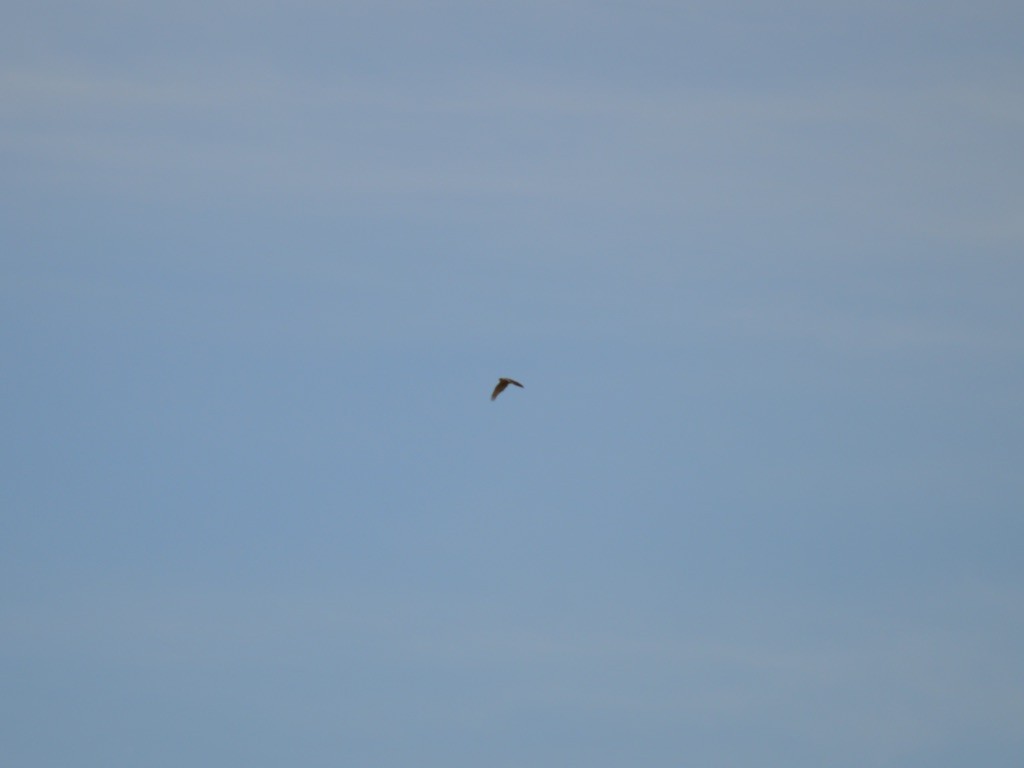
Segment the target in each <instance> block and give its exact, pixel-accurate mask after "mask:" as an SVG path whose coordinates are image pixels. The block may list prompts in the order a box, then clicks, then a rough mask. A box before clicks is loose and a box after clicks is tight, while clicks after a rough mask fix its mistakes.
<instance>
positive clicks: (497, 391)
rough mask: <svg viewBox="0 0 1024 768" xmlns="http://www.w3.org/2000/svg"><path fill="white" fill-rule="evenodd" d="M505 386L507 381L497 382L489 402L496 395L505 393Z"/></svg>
mask: <svg viewBox="0 0 1024 768" xmlns="http://www.w3.org/2000/svg"><path fill="white" fill-rule="evenodd" d="M507 386H508V381H506V380H505V379H501V380H499V381H498V385H497V386H496V387H495V388H494V391H493V392H491V400H493V399H494V398H496V397H497V396H498V395H500V394H501V393H502V392H504V391H505V387H507Z"/></svg>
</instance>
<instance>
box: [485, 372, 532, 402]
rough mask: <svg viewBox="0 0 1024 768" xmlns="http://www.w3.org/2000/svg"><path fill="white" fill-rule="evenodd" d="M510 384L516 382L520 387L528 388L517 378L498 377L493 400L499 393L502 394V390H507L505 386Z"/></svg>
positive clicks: (492, 396) (492, 395)
mask: <svg viewBox="0 0 1024 768" xmlns="http://www.w3.org/2000/svg"><path fill="white" fill-rule="evenodd" d="M509 384H514V385H516V386H517V387H519V388H520V389H526V387H524V386H523V385H522V384H520V383H519V382H518V381H516V380H515V379H506V378H505V377H504V376H503V377H501V378H500V379H498V385H497V386H496V387H495V388H494V391H493V392H491V400H493V399H494V398H496V397H497V396H498V395H500V394H501V393H502V392H504V391H505V387H507V386H508V385H509Z"/></svg>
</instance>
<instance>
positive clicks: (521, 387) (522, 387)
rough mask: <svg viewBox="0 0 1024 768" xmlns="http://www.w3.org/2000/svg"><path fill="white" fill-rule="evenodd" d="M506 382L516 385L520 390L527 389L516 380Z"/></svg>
mask: <svg viewBox="0 0 1024 768" xmlns="http://www.w3.org/2000/svg"><path fill="white" fill-rule="evenodd" d="M505 381H507V382H508V383H509V384H515V385H516V386H517V387H519V388H520V389H526V387H524V386H523V385H522V384H520V383H519V382H518V381H516V380H515V379H505Z"/></svg>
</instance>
